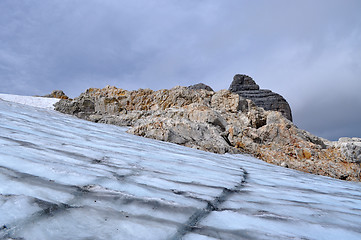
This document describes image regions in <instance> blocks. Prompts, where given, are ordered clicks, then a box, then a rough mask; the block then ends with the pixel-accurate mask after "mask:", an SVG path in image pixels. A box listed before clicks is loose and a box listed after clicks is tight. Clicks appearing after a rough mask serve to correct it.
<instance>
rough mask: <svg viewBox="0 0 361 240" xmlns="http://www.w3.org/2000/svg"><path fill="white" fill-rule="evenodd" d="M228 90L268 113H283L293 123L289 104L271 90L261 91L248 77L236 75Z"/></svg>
mask: <svg viewBox="0 0 361 240" xmlns="http://www.w3.org/2000/svg"><path fill="white" fill-rule="evenodd" d="M228 90H229V91H231V92H233V93H237V94H239V95H240V96H242V97H244V98H246V99H250V100H252V101H253V102H254V103H255V104H256V105H257V106H258V107H261V108H263V109H265V110H267V111H268V110H272V111H278V112H281V113H282V115H283V116H285V117H286V118H287V119H288V120H290V121H292V112H291V108H290V106H289V104H288V102H287V101H286V100H285V99H284V98H283V97H282V96H281V95H279V94H277V93H274V92H272V91H271V90H266V89H260V88H259V86H258V85H257V84H256V82H255V81H254V80H253V79H252V78H251V77H249V76H247V75H243V74H236V75H235V76H234V78H233V82H232V83H231V85H230V87H229V89H228Z"/></svg>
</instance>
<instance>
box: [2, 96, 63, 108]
mask: <svg viewBox="0 0 361 240" xmlns="http://www.w3.org/2000/svg"><path fill="white" fill-rule="evenodd" d="M0 99H2V100H4V101H9V102H14V103H20V104H24V105H28V106H33V107H38V108H46V109H54V106H53V105H54V104H55V103H57V102H59V100H60V99H57V98H44V97H30V96H20V95H13V94H3V93H0Z"/></svg>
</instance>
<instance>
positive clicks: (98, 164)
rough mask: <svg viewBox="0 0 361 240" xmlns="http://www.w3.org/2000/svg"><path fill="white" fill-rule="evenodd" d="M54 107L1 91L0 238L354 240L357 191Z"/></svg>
mask: <svg viewBox="0 0 361 240" xmlns="http://www.w3.org/2000/svg"><path fill="white" fill-rule="evenodd" d="M1 99H3V100H1ZM4 100H5V101H4ZM56 101H57V99H48V98H36V99H35V98H33V97H21V96H14V95H6V94H0V119H1V124H0V181H1V184H0V239H26V240H28V239H29V240H32V239H34V240H35V239H36V240H41V239H44V240H45V239H84V240H85V239H104V240H105V239H106V240H108V239H117V240H118V239H187V240H190V239H199V240H201V239H202V240H203V239H227V240H228V239H327V240H329V239H337V240H338V239H361V228H360V226H361V191H360V190H361V183H353V182H345V181H340V180H336V179H331V178H327V177H322V176H316V175H311V174H306V173H301V172H297V171H295V170H291V169H286V168H281V167H278V166H274V165H270V164H267V163H265V162H263V161H261V160H258V159H256V158H253V157H250V156H245V155H228V154H226V155H217V154H213V153H208V152H202V151H198V150H195V149H190V148H186V147H182V146H178V145H175V144H171V143H166V142H160V141H156V140H152V139H146V138H141V137H138V136H133V135H130V134H127V133H126V132H125V131H126V128H121V127H117V126H112V125H104V124H96V123H92V122H88V121H84V120H80V119H77V118H75V117H72V116H67V115H63V114H60V113H58V112H55V111H53V110H50V109H52V104H54V103H55V102H56ZM19 103H22V104H19ZM24 104H26V105H30V106H26V105H24Z"/></svg>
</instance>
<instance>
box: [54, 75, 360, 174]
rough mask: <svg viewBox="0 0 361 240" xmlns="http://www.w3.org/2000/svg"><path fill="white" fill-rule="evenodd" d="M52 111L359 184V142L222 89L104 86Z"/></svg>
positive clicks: (248, 81) (247, 81)
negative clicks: (307, 126) (315, 131)
mask: <svg viewBox="0 0 361 240" xmlns="http://www.w3.org/2000/svg"><path fill="white" fill-rule="evenodd" d="M236 80H237V81H239V79H238V78H236ZM237 81H236V82H235V83H237ZM241 81H243V83H245V84H244V86H241V87H243V88H242V89H252V88H253V89H254V88H256V87H257V86H256V87H255V83H254V81H253V80H252V79H251V78H243V80H241ZM235 85H237V84H235ZM252 86H253V87H252ZM236 87H237V86H235V87H234V88H233V87H232V89H237V88H236ZM238 89H239V88H238ZM242 91H255V90H242ZM55 107H56V110H58V111H61V112H64V113H68V114H73V115H76V116H78V117H80V118H83V119H87V120H90V121H94V122H100V123H110V124H115V125H119V126H129V127H130V128H129V130H128V132H129V133H132V134H136V135H139V136H144V137H148V138H154V139H158V140H162V141H168V142H172V143H176V144H180V145H184V146H187V147H192V148H197V149H201V150H205V151H211V152H215V153H240V152H244V153H248V154H252V155H254V156H255V157H258V158H260V159H263V160H264V161H266V162H269V163H273V164H277V165H282V166H285V167H289V168H293V169H296V170H300V171H304V172H309V173H314V174H320V175H325V176H330V177H334V178H339V179H344V180H354V181H360V180H361V179H360V171H361V168H360V153H361V151H360V149H361V141H360V139H356V138H354V139H340V141H339V142H337V143H332V142H330V141H327V140H325V139H322V138H319V137H317V136H314V135H312V134H310V133H309V132H307V131H304V130H302V129H298V128H297V127H296V126H295V125H294V124H293V123H292V122H291V121H290V120H289V119H287V118H285V117H284V116H283V114H282V113H281V112H278V111H266V110H265V109H264V108H260V107H258V106H256V104H255V103H254V102H253V101H251V100H249V99H245V98H243V97H241V96H240V94H237V93H232V92H230V91H228V90H221V91H218V92H213V91H207V90H204V89H199V90H197V91H194V90H192V89H189V88H187V87H179V86H178V87H174V88H172V89H162V90H158V91H153V90H150V89H139V90H137V91H126V90H123V89H119V88H115V87H110V86H107V87H105V88H103V89H94V88H93V89H88V90H87V91H86V92H85V93H82V94H81V95H80V96H79V97H77V98H75V99H74V100H60V101H59V102H58V103H57V104H55Z"/></svg>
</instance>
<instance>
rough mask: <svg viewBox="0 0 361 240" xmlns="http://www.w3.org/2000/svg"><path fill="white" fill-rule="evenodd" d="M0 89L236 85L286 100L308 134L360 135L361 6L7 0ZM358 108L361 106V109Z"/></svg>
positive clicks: (0, 26) (0, 38)
mask: <svg viewBox="0 0 361 240" xmlns="http://www.w3.org/2000/svg"><path fill="white" fill-rule="evenodd" d="M0 5H1V7H0V42H1V48H0V78H1V81H0V91H1V92H7V93H17V94H27V95H36V94H37V95H42V94H46V93H48V92H50V91H51V90H53V89H62V90H64V91H65V92H66V93H67V94H68V95H70V96H72V97H74V96H77V95H79V94H80V93H81V92H82V91H84V90H85V89H86V88H88V87H104V86H105V85H108V84H109V85H116V86H118V87H122V88H125V89H138V88H152V89H160V88H171V87H173V86H175V85H190V84H194V83H198V82H204V83H206V84H209V85H210V86H212V87H213V88H214V89H216V90H219V89H223V88H228V86H229V84H230V82H231V80H232V77H233V75H234V74H235V73H246V74H248V75H250V76H252V77H253V78H254V79H255V80H256V81H257V83H258V84H259V85H260V86H261V87H262V88H268V89H272V90H273V91H275V92H278V93H280V94H281V95H283V96H284V97H285V98H286V99H287V100H288V101H289V102H290V104H291V107H292V109H293V115H294V120H295V122H296V124H297V125H298V126H299V127H300V128H305V129H306V130H309V131H311V132H313V133H315V134H318V135H321V136H324V137H327V138H331V139H335V138H338V137H340V136H342V135H349V136H351V135H352V136H361V127H360V126H359V125H360V124H359V123H361V121H360V119H361V118H360V112H361V111H359V110H358V109H360V106H361V105H360V104H361V94H359V92H360V90H361V81H360V79H359V78H360V77H359V76H361V48H360V42H361V17H360V14H359V9H361V2H360V1H358V0H347V1H339V0H323V1H310V0H302V1H286V0H276V1H266V0H264V1H241V0H225V1H218V0H207V1H205V0H204V1H193V0H192V1H191V0H183V1H177V0H160V1H146V0H138V1H125V0H109V1H101V0H87V1H85V0H72V1H70V0H54V1H36V2H34V1H31V0H20V1H12V0H3V1H1V3H0ZM357 110H358V111H357Z"/></svg>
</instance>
